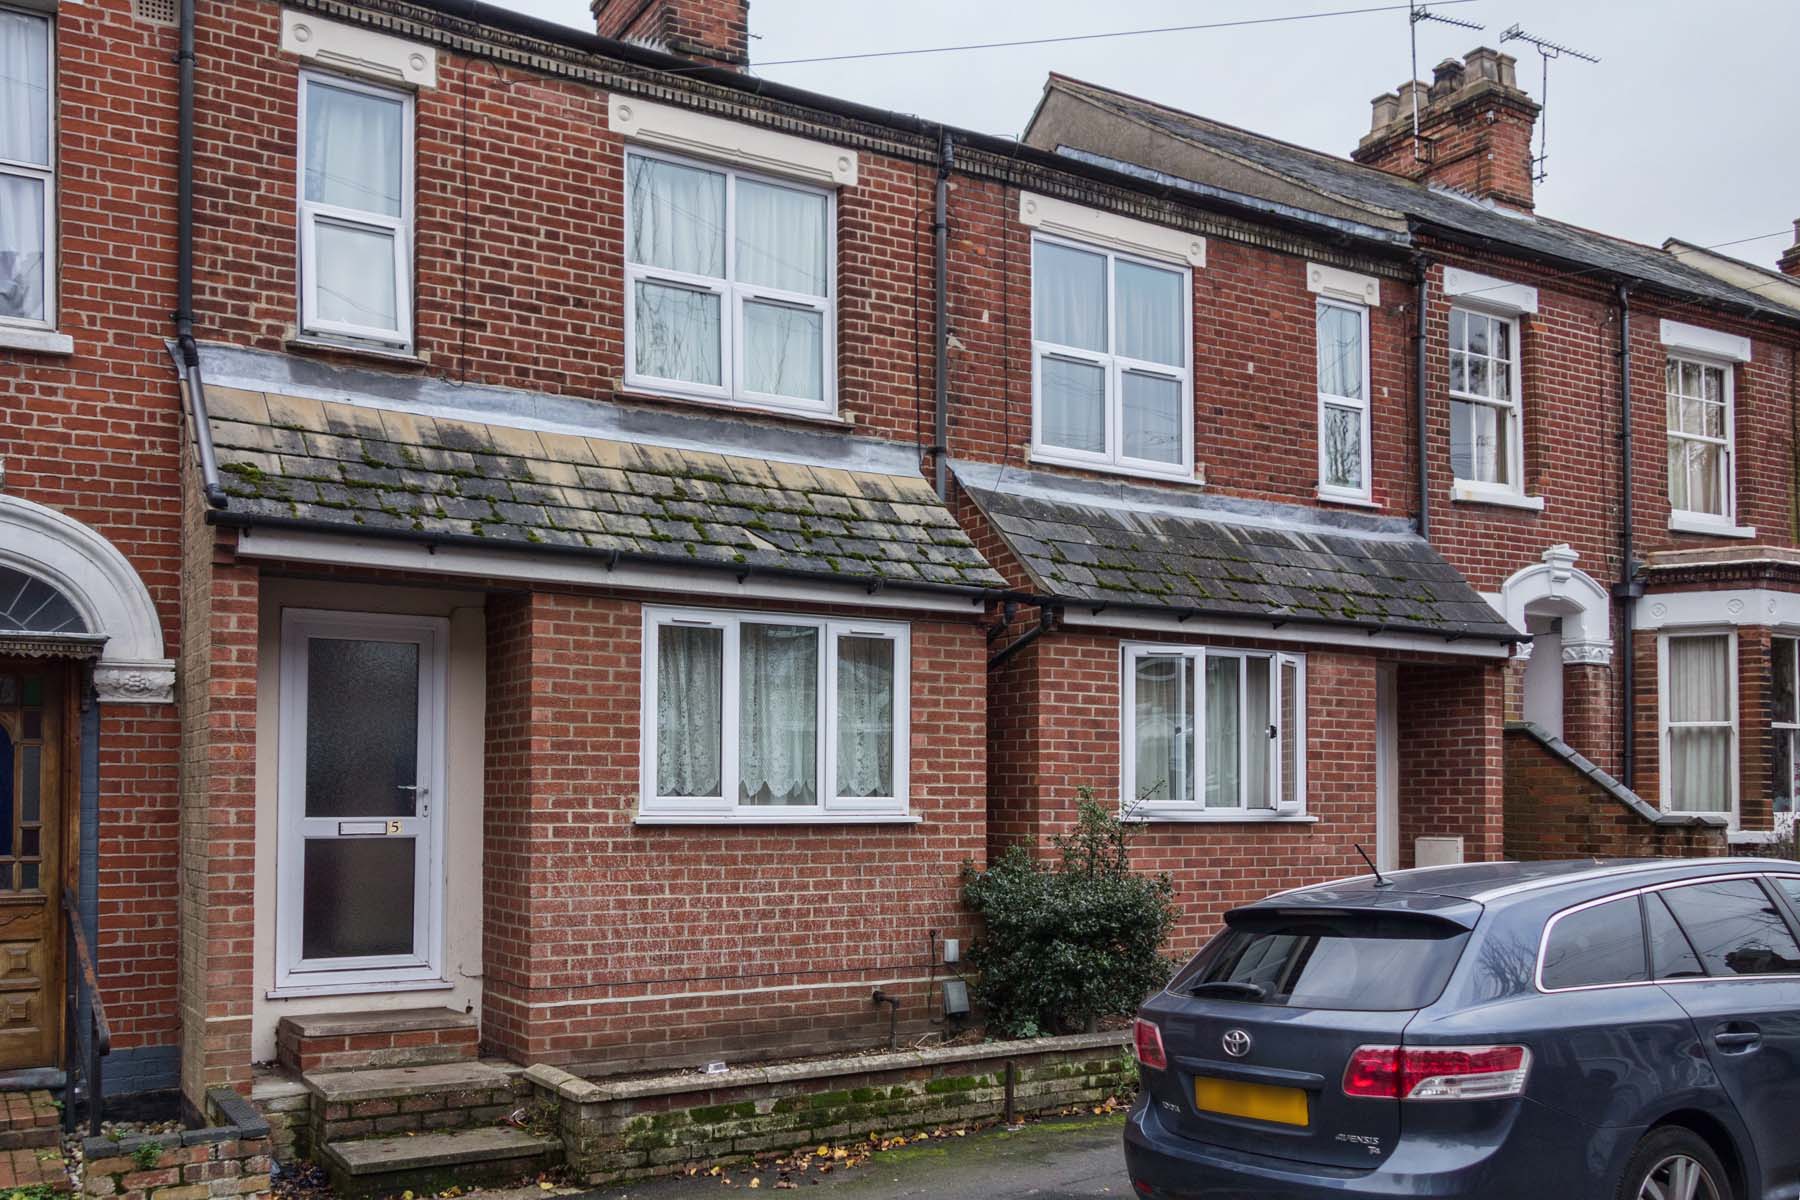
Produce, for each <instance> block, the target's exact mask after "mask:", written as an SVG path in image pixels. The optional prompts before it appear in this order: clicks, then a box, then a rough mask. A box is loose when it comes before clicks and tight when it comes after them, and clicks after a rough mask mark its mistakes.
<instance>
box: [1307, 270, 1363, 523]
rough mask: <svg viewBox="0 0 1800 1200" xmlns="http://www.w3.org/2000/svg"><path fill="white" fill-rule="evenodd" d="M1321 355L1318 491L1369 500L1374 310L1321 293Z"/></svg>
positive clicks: (1319, 332) (1344, 498)
mask: <svg viewBox="0 0 1800 1200" xmlns="http://www.w3.org/2000/svg"><path fill="white" fill-rule="evenodd" d="M1317 328H1318V342H1317V345H1318V356H1319V495H1320V496H1323V497H1326V498H1328V499H1339V500H1368V499H1369V498H1370V479H1369V471H1370V467H1369V310H1368V308H1367V307H1366V306H1365V305H1361V304H1349V303H1346V302H1344V301H1341V300H1327V299H1324V298H1321V299H1320V300H1319V302H1318V311H1317Z"/></svg>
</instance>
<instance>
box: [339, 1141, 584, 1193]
mask: <svg viewBox="0 0 1800 1200" xmlns="http://www.w3.org/2000/svg"><path fill="white" fill-rule="evenodd" d="M319 1158H320V1162H321V1164H322V1165H323V1166H324V1168H325V1173H326V1174H327V1175H328V1176H329V1177H330V1179H331V1191H332V1194H333V1195H337V1196H371V1195H378V1194H387V1193H391V1192H400V1191H413V1192H416V1193H418V1194H420V1195H432V1194H434V1193H436V1192H439V1191H443V1190H445V1189H447V1188H450V1187H460V1188H464V1189H465V1190H466V1189H467V1188H468V1187H469V1186H470V1185H472V1184H485V1183H504V1182H509V1181H511V1180H515V1179H519V1178H521V1177H523V1176H527V1175H531V1174H535V1173H537V1172H539V1171H543V1170H548V1169H549V1168H551V1167H555V1166H557V1165H558V1164H559V1163H561V1162H562V1143H561V1142H560V1141H557V1140H556V1139H553V1138H541V1137H534V1136H533V1135H531V1134H529V1133H526V1132H525V1131H524V1130H521V1129H512V1128H508V1127H504V1126H487V1127H484V1128H480V1129H463V1130H456V1131H454V1132H444V1133H427V1134H421V1135H419V1136H417V1137H371V1138H358V1139H355V1140H352V1141H345V1142H334V1143H332V1144H331V1145H329V1146H327V1147H325V1149H324V1151H323V1152H322V1153H321V1154H320V1156H319Z"/></svg>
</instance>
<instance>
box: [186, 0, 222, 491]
mask: <svg viewBox="0 0 1800 1200" xmlns="http://www.w3.org/2000/svg"><path fill="white" fill-rule="evenodd" d="M175 62H176V64H177V66H178V69H179V76H180V84H179V99H178V101H177V117H176V120H177V124H178V127H179V129H178V150H177V154H178V156H179V158H178V162H177V165H176V171H175V191H176V201H175V207H176V213H175V220H176V237H177V239H178V240H177V248H176V255H175V312H174V314H173V318H174V321H175V353H174V357H175V369H176V371H177V372H179V373H180V375H181V382H182V384H183V385H184V390H185V391H186V392H187V397H188V409H189V411H190V412H191V413H192V414H193V420H194V441H195V443H196V444H197V445H198V448H199V451H200V486H201V490H203V491H204V492H205V493H206V502H207V503H208V504H210V505H212V506H213V507H214V508H224V507H225V506H226V504H228V503H229V501H228V500H227V498H226V496H225V489H224V488H223V487H221V486H219V463H218V459H217V458H216V457H215V456H214V454H213V439H212V422H211V420H210V419H208V417H207V414H206V383H205V381H204V380H203V379H202V378H201V375H200V347H199V346H198V345H197V344H196V343H195V341H194V0H181V42H180V49H179V50H178V51H177V52H176V55H175Z"/></svg>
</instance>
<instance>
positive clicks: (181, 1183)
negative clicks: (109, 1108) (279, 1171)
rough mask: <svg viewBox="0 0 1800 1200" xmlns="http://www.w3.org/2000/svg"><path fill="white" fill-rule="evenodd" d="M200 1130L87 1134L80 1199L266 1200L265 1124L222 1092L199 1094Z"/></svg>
mask: <svg viewBox="0 0 1800 1200" xmlns="http://www.w3.org/2000/svg"><path fill="white" fill-rule="evenodd" d="M206 1107H207V1117H208V1118H209V1119H210V1120H212V1121H213V1122H215V1123H214V1124H212V1125H209V1126H207V1127H206V1128H204V1129H186V1130H181V1131H179V1132H176V1133H158V1134H147V1135H144V1136H140V1137H127V1138H120V1139H118V1140H117V1141H115V1140H113V1139H112V1138H105V1137H91V1138H88V1139H87V1140H86V1141H85V1142H83V1143H82V1148H81V1150H82V1166H81V1191H82V1193H83V1195H84V1196H92V1197H102V1196H106V1197H117V1198H119V1200H212V1198H214V1197H221V1198H222V1197H238V1196H244V1197H252V1198H257V1197H265V1196H268V1195H269V1194H270V1191H269V1188H270V1185H269V1170H270V1165H269V1123H268V1122H267V1121H265V1120H263V1118H262V1116H261V1115H260V1114H259V1113H258V1112H257V1111H256V1109H255V1108H253V1107H252V1106H251V1104H250V1102H249V1101H248V1100H245V1099H244V1098H243V1097H242V1096H239V1095H238V1094H237V1093H236V1092H234V1091H231V1090H230V1089H228V1088H220V1089H215V1090H213V1091H211V1092H208V1093H207V1095H206Z"/></svg>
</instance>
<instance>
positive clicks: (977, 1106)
mask: <svg viewBox="0 0 1800 1200" xmlns="http://www.w3.org/2000/svg"><path fill="white" fill-rule="evenodd" d="M1128 1042H1129V1035H1128V1034H1127V1033H1126V1032H1123V1031H1121V1032H1111V1033H1091V1034H1077V1035H1075V1036H1072V1037H1056V1038H1036V1039H1032V1040H1029V1041H1012V1042H987V1043H982V1044H978V1045H972V1046H949V1047H941V1048H934V1049H930V1050H915V1051H896V1052H890V1053H877V1054H859V1055H850V1056H846V1057H843V1058H832V1059H823V1060H816V1061H812V1062H801V1063H785V1064H781V1065H778V1066H770V1067H753V1068H746V1069H741V1070H733V1071H725V1072H723V1073H720V1074H715V1075H703V1074H699V1073H696V1072H693V1071H688V1072H684V1073H681V1074H671V1075H658V1076H653V1077H649V1078H642V1079H629V1080H618V1081H613V1082H603V1083H597V1082H592V1081H589V1080H586V1079H582V1078H580V1077H578V1076H575V1075H571V1074H569V1073H568V1072H567V1071H563V1070H560V1069H558V1068H555V1067H548V1066H535V1067H532V1068H531V1069H529V1070H528V1071H526V1072H525V1074H524V1080H525V1082H526V1083H527V1084H528V1085H529V1086H530V1088H531V1091H532V1095H533V1097H534V1103H535V1105H537V1106H538V1107H539V1108H540V1109H541V1110H554V1111H553V1113H552V1112H551V1111H543V1112H542V1113H541V1119H543V1120H545V1122H546V1123H549V1120H550V1119H551V1117H552V1116H554V1119H555V1123H556V1124H557V1126H558V1127H559V1128H560V1130H561V1133H562V1139H563V1148H564V1152H565V1156H566V1160H567V1164H568V1167H569V1171H570V1174H571V1175H573V1176H574V1178H575V1179H576V1180H577V1181H578V1182H582V1183H588V1184H596V1183H605V1182H610V1181H613V1180H618V1179H625V1178H631V1177H635V1176H642V1175H648V1174H653V1173H655V1172H656V1171H658V1170H659V1169H665V1168H671V1167H674V1166H677V1165H679V1164H682V1163H689V1162H719V1161H730V1160H733V1159H739V1158H744V1157H748V1156H750V1155H758V1154H769V1153H781V1152H784V1151H788V1150H795V1149H799V1148H800V1147H803V1146H817V1145H819V1144H821V1143H828V1142H836V1141H843V1140H849V1139H861V1138H866V1137H868V1136H869V1135H870V1134H893V1133H903V1132H908V1131H911V1130H915V1129H924V1128H931V1127H935V1126H940V1125H953V1124H962V1123H967V1122H973V1121H981V1120H987V1119H991V1118H994V1117H998V1116H1000V1115H1001V1114H1002V1112H1003V1111H1004V1107H1005V1103H1006V1073H1007V1064H1008V1063H1011V1064H1012V1066H1013V1072H1014V1074H1013V1099H1014V1106H1015V1110H1016V1111H1017V1112H1019V1113H1033V1112H1045V1111H1054V1110H1058V1109H1065V1108H1071V1107H1076V1106H1084V1107H1085V1106H1088V1105H1093V1104H1097V1103H1100V1102H1102V1101H1104V1100H1105V1099H1106V1098H1107V1097H1109V1096H1113V1095H1116V1094H1118V1093H1120V1092H1121V1091H1126V1090H1129V1089H1130V1088H1131V1087H1132V1086H1134V1085H1135V1083H1136V1080H1137V1068H1136V1066H1135V1064H1134V1063H1133V1062H1132V1059H1131V1053H1130V1049H1129V1046H1128Z"/></svg>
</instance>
